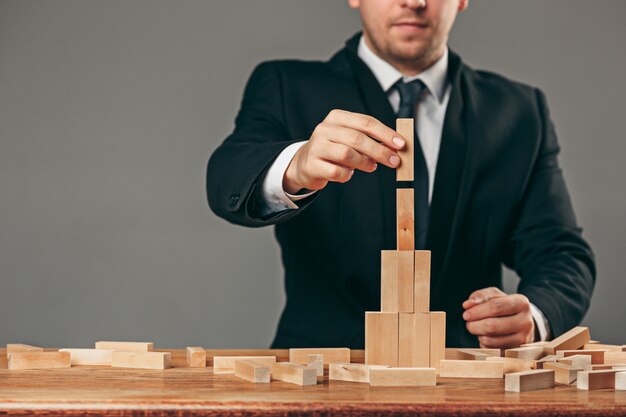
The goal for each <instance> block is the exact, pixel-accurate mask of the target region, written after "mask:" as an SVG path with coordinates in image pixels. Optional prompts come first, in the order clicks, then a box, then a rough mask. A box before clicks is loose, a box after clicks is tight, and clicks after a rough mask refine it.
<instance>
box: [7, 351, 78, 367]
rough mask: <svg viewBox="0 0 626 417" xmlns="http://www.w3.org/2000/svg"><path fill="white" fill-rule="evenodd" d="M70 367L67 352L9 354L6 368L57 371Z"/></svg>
mask: <svg viewBox="0 0 626 417" xmlns="http://www.w3.org/2000/svg"><path fill="white" fill-rule="evenodd" d="M69 367H71V361H70V353H69V352H15V353H10V354H9V357H8V360H7V368H8V369H11V370H18V369H57V368H69Z"/></svg>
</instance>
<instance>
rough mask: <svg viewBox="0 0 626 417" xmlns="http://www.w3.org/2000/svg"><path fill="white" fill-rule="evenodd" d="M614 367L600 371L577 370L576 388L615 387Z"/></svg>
mask: <svg viewBox="0 0 626 417" xmlns="http://www.w3.org/2000/svg"><path fill="white" fill-rule="evenodd" d="M616 373H617V371H616V370H614V369H607V370H600V371H579V372H578V379H577V381H576V388H578V389H583V390H594V389H607V388H615V374H616Z"/></svg>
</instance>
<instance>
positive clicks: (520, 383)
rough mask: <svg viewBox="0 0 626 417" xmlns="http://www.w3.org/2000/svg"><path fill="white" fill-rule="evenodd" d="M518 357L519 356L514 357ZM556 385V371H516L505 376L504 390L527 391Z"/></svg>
mask: <svg viewBox="0 0 626 417" xmlns="http://www.w3.org/2000/svg"><path fill="white" fill-rule="evenodd" d="M512 359H517V358H512ZM553 386H554V371H552V370H545V369H540V370H535V371H523V372H514V373H511V374H507V375H505V376H504V390H505V391H511V392H526V391H535V390H540V389H546V388H551V387H553Z"/></svg>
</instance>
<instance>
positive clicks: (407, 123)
mask: <svg viewBox="0 0 626 417" xmlns="http://www.w3.org/2000/svg"><path fill="white" fill-rule="evenodd" d="M414 129H415V126H414V122H413V119H396V132H398V133H399V134H400V135H401V136H402V137H403V138H404V139H405V140H406V145H405V146H404V148H402V149H401V150H400V151H398V156H399V157H400V165H399V166H398V168H396V181H413V180H414V173H413V154H414V152H415V151H414V149H415V143H414V135H415V134H414V132H415V130H414Z"/></svg>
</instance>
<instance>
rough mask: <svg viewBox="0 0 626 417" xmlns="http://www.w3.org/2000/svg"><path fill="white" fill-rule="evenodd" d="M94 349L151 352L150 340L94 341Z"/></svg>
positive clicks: (152, 344) (152, 346) (152, 345)
mask: <svg viewBox="0 0 626 417" xmlns="http://www.w3.org/2000/svg"><path fill="white" fill-rule="evenodd" d="M96 349H106V350H121V351H123V352H152V351H153V350H154V343H152V342H109V341H102V342H96Z"/></svg>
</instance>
